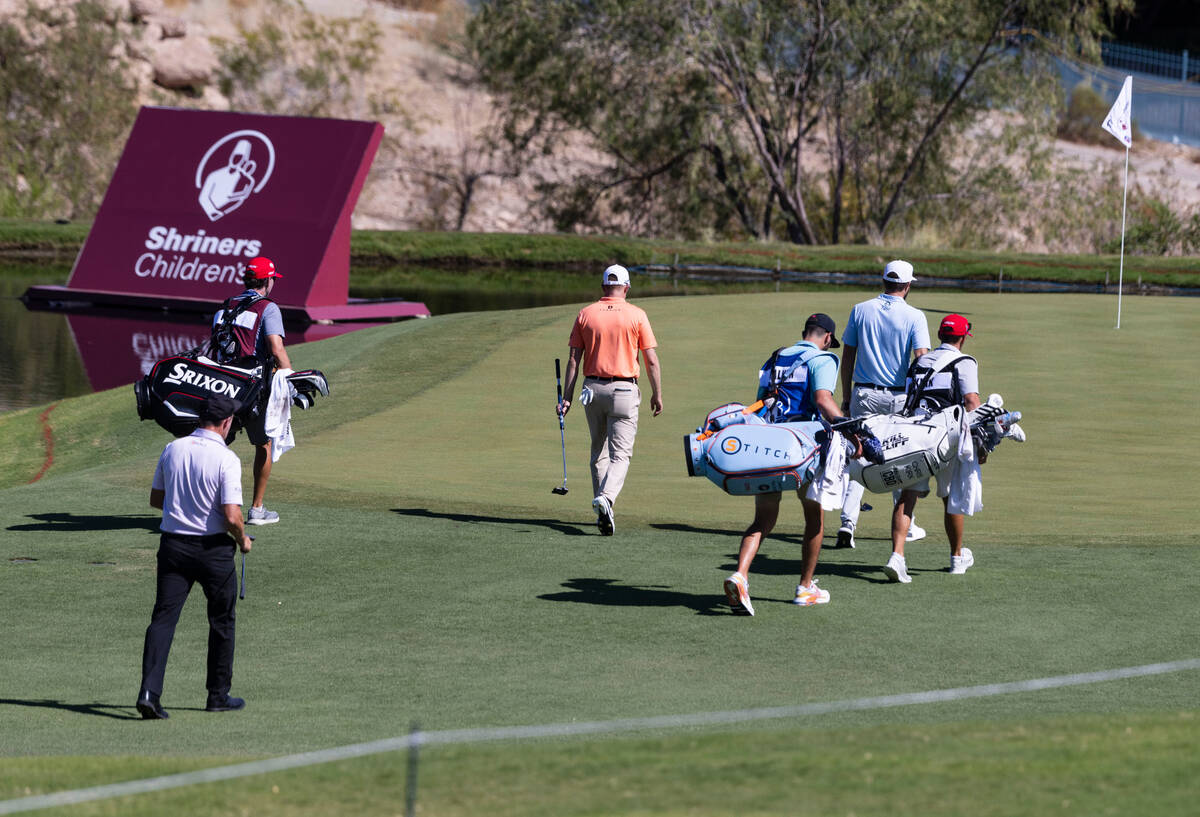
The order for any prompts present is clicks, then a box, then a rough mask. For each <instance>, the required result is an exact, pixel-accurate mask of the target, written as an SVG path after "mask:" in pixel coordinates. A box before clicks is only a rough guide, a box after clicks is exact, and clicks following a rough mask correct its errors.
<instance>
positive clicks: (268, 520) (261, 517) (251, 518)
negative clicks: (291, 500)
mask: <svg viewBox="0 0 1200 817" xmlns="http://www.w3.org/2000/svg"><path fill="white" fill-rule="evenodd" d="M278 521H279V514H277V513H275V511H268V510H267V507H266V506H265V505H264V506H263V507H261V508H255V507H253V506H251V508H250V512H249V513H247V514H246V524H247V525H273V524H275V523H276V522H278Z"/></svg>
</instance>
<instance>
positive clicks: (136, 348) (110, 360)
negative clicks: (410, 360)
mask: <svg viewBox="0 0 1200 817" xmlns="http://www.w3.org/2000/svg"><path fill="white" fill-rule="evenodd" d="M5 281H6V279H5V271H4V270H3V269H2V268H0V282H3V283H0V412H6V411H13V410H16V409H21V408H28V407H29V406H38V405H42V404H44V403H48V402H51V401H53V400H59V399H62V398H64V397H74V396H77V395H81V394H88V393H90V392H93V391H103V390H104V389H111V388H116V387H119V386H123V385H126V384H129V383H133V382H134V381H135V380H137V379H139V378H140V377H141V376H142V375H143V374H145V373H146V372H148V371H149V369H150V367H151V366H152V365H153V364H154V363H155V361H158V360H161V359H162V358H164V357H168V356H170V355H173V354H178V353H180V352H184V351H187V350H188V349H191V348H193V347H195V346H199V345H200V344H202V343H204V342H205V341H206V340H207V339H208V326H207V317H206V316H203V315H196V316H190V317H189V316H185V315H178V316H175V315H173V316H171V317H167V316H163V315H160V314H157V313H153V312H147V311H141V312H134V311H116V310H93V311H91V312H87V313H81V312H72V313H63V312H46V311H34V310H30V309H27V308H26V307H25V304H24V303H23V302H22V301H21V300H20V297H19V296H20V295H21V293H23V292H24V291H25V289H26V288H27V287H28V286H29V285H30V284H31V283H34V282H30V281H26V280H22V279H21V278H20V276H18V278H17V279H16V280H13V279H8V280H7V281H6V282H5ZM37 283H41V282H40V281H39V282H37ZM405 298H407V299H408V300H414V301H421V302H423V303H424V304H425V305H426V306H428V307H429V310H430V312H431V313H433V314H434V315H444V314H449V313H452V312H475V311H486V310H494V309H523V308H527V307H534V306H549V305H553V304H560V303H574V302H579V301H581V300H583V298H582V297H581V296H580V295H578V294H572V293H570V292H514V291H501V292H487V293H477V292H462V291H450V292H447V291H444V290H435V291H421V290H419V289H418V290H414V291H412V292H409V293H406V294H405ZM372 325H375V324H340V325H336V326H319V325H313V326H309V327H306V328H297V327H291V326H289V327H287V333H288V338H287V340H288V343H289V344H291V343H303V342H306V341H313V340H321V339H323V338H327V337H332V336H334V335H339V334H343V333H345V332H349V331H354V330H355V329H361V328H363V327H365V326H372Z"/></svg>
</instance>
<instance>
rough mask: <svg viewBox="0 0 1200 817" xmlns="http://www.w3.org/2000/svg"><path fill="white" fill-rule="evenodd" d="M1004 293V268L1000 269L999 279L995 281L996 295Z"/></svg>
mask: <svg viewBox="0 0 1200 817" xmlns="http://www.w3.org/2000/svg"><path fill="white" fill-rule="evenodd" d="M1003 291H1004V267H1001V268H1000V277H999V278H997V279H996V294H997V295H999V294H1000V293H1001V292H1003Z"/></svg>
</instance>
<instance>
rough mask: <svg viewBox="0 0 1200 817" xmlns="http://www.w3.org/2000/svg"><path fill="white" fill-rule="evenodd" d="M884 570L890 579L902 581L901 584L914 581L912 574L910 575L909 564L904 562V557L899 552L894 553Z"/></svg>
mask: <svg viewBox="0 0 1200 817" xmlns="http://www.w3.org/2000/svg"><path fill="white" fill-rule="evenodd" d="M883 572H884V573H886V574H887V577H888V578H889V579H891V580H892V581H894V582H900V584H908V583H909V582H911V581H912V576H909V575H908V566H907V565H906V564H905V562H904V557H903V556H901V555H900V554H899V553H893V554H892V556H891V558H890V559H888V562H887V564H886V565H884V566H883Z"/></svg>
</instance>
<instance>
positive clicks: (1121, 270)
mask: <svg viewBox="0 0 1200 817" xmlns="http://www.w3.org/2000/svg"><path fill="white" fill-rule="evenodd" d="M1128 198H1129V148H1125V190H1124V192H1122V193H1121V262H1120V267H1119V270H1118V272H1117V328H1118V329H1120V328H1121V287H1122V284H1123V283H1124V281H1125V202H1126V201H1127V200H1128Z"/></svg>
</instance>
